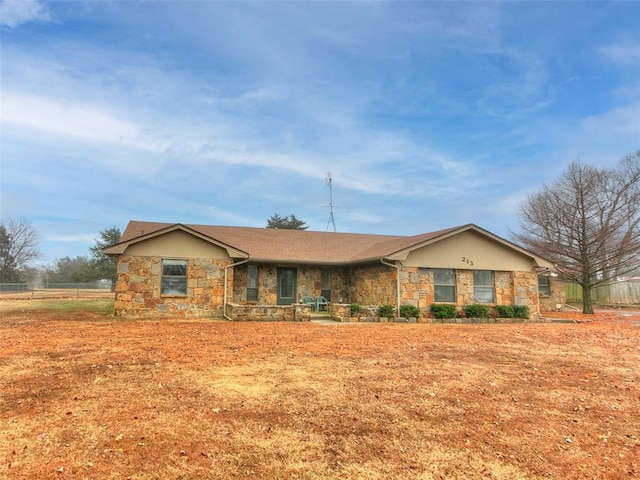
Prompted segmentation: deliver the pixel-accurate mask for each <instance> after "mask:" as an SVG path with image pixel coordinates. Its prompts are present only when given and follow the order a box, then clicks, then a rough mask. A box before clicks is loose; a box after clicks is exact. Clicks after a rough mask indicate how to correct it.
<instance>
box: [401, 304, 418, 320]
mask: <svg viewBox="0 0 640 480" xmlns="http://www.w3.org/2000/svg"><path fill="white" fill-rule="evenodd" d="M420 314H421V312H420V309H419V308H418V307H416V306H415V305H400V316H401V317H404V318H411V317H415V318H420Z"/></svg>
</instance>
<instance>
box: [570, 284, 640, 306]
mask: <svg viewBox="0 0 640 480" xmlns="http://www.w3.org/2000/svg"><path fill="white" fill-rule="evenodd" d="M564 293H565V297H566V301H567V303H580V302H582V287H581V286H580V285H578V284H577V283H565V286H564ZM591 298H592V300H593V302H594V303H597V304H612V305H637V304H640V280H629V281H624V282H618V283H614V284H612V285H603V286H601V287H596V288H595V289H593V291H592V292H591Z"/></svg>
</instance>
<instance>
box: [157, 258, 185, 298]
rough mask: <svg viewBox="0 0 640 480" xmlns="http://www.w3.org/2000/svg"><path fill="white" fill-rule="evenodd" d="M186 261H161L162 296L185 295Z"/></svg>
mask: <svg viewBox="0 0 640 480" xmlns="http://www.w3.org/2000/svg"><path fill="white" fill-rule="evenodd" d="M187 266H188V261H187V260H180V259H168V258H166V259H163V260H162V279H161V281H160V293H161V294H162V295H186V294H187Z"/></svg>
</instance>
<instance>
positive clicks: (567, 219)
mask: <svg viewBox="0 0 640 480" xmlns="http://www.w3.org/2000/svg"><path fill="white" fill-rule="evenodd" d="M519 216H520V229H521V231H520V232H519V233H517V234H515V235H514V238H515V240H516V241H517V242H519V243H520V244H522V245H524V246H525V247H527V248H528V249H530V250H531V251H533V252H535V253H537V254H539V255H541V256H543V257H545V258H547V259H549V260H551V261H552V262H554V263H555V264H556V265H557V268H558V270H559V271H560V272H561V273H562V274H563V275H564V276H565V277H566V278H567V279H569V280H572V281H575V282H576V283H578V284H580V285H581V286H582V289H583V311H584V312H585V313H593V303H592V298H591V297H592V296H591V292H592V289H593V288H595V287H597V286H599V285H606V284H610V283H612V282H614V281H616V279H617V278H619V277H621V276H624V275H627V274H629V273H631V272H634V271H637V270H638V268H639V267H640V151H638V152H636V153H635V154H632V155H628V156H626V157H625V158H624V159H622V160H621V161H620V162H619V163H618V165H617V166H616V167H615V168H613V169H601V168H596V167H592V166H589V165H584V164H582V163H580V162H574V163H572V164H571V165H569V167H568V168H567V170H566V171H565V172H564V173H563V174H562V176H561V177H560V179H559V180H558V181H557V182H556V183H554V184H552V185H545V186H544V187H543V188H542V191H540V192H538V193H535V194H533V195H530V196H529V198H528V199H527V200H526V201H525V202H524V203H523V204H522V205H521V206H520V211H519Z"/></svg>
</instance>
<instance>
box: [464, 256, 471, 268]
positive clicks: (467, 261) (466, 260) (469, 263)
mask: <svg viewBox="0 0 640 480" xmlns="http://www.w3.org/2000/svg"><path fill="white" fill-rule="evenodd" d="M462 262H463V263H466V264H467V265H470V266H472V267H473V260H470V259H468V258H467V257H462Z"/></svg>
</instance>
